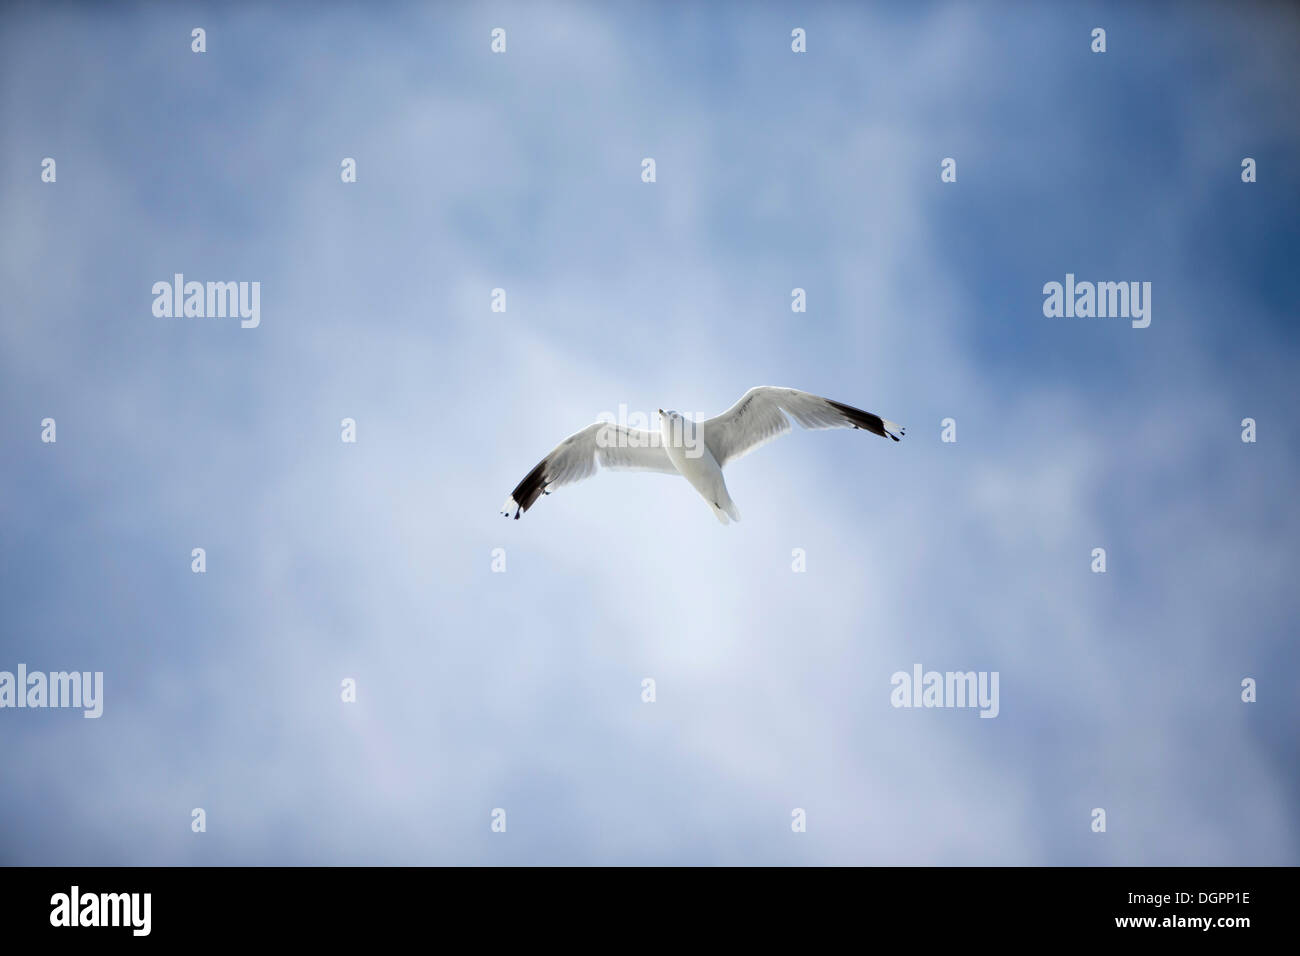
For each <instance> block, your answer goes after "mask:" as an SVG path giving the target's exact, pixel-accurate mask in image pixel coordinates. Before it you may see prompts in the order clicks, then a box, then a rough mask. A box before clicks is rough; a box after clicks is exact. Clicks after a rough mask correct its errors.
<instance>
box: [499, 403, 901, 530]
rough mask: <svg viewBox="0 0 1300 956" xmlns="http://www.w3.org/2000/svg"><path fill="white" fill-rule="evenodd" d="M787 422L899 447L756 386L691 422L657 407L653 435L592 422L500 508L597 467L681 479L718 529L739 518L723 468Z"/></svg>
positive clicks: (842, 409)
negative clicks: (696, 494)
mask: <svg viewBox="0 0 1300 956" xmlns="http://www.w3.org/2000/svg"><path fill="white" fill-rule="evenodd" d="M786 416H790V418H793V419H794V420H795V421H797V422H798V423H799V424H800V425H802V426H803V427H804V428H860V429H862V430H863V431H869V432H871V433H872V434H873V435H879V436H880V437H881V438H892V439H893V440H894V441H898V439H899V436H900V435H902V434H904V429H903V427H902V426H901V425H895V424H894V423H893V422H891V421H889V420H887V419H884V418H881V417H880V416H879V415H873V414H872V413H871V412H864V411H862V409H860V408H854V407H853V406H852V405H844V404H841V403H840V402H834V401H831V400H830V399H829V398H822V397H820V396H818V395H813V394H811V393H810V392H801V391H799V390H798V389H795V388H777V387H775V386H772V385H760V386H758V387H756V388H751V389H750V390H749V391H748V392H746V393H745V394H744V395H742V396H741V398H740V401H738V402H736V404H735V405H732V406H731V407H730V408H729V409H727V410H726V411H725V412H723V413H722V414H721V415H718V416H716V417H714V418H710V419H707V420H705V421H703V422H695V421H692V420H691V419H689V418H687V417H685V416H684V415H680V414H678V413H677V412H675V411H667V412H666V411H664V410H663V409H662V408H661V409H659V431H657V432H649V431H645V430H644V429H640V428H628V427H627V426H626V425H621V424H615V423H614V422H605V421H601V422H596V423H594V424H592V425H588V426H587V427H586V428H584V429H582V431H579V432H574V433H573V434H572V435H570V436H569V437H568V438H566V439H564V441H562V442H560V443H559V444H558V445H556V446H555V448H554V449H552V451H551V453H550V454H549V455H547V456H546V457H545V458H543V459H542V460H541V461H539V462H538V463H537V467H535V468H534V469H533V470H532V471H530V472H529V473H528V474H527V475H525V476H524V480H523V481H521V482H519V484H518V485H517V486H516V487H515V490H514V491H512V492H511V493H510V497H508V498H507V499H506V500H505V504H503V505H502V506H501V513H502V514H503V515H505V516H506V517H507V518H508V517H510V511H511V509H514V512H515V520H516V521H517V520H519V516H520V514H522V513H523V512H525V511H527V510H528V509H529V508H531V507H532V506H533V503H534V502H535V501H536V500H537V499H538V498H539V497H541V496H542V495H544V494H546V495H549V494H550V493H551V489H552V488H559V487H561V486H563V485H571V484H573V483H574V482H578V481H582V480H583V479H584V478H590V477H591V476H592V475H594V474H595V473H596V472H597V471H599V470H600V469H602V468H610V469H614V470H619V471H657V472H661V473H662V474H665V475H681V476H682V477H683V478H685V479H686V480H687V481H689V482H690V483H691V487H693V488H694V489H695V490H696V491H698V492H699V493H700V494H701V495H702V496H703V498H704V500H705V502H706V503H707V504H708V506H709V508H710V509H712V511H713V514H714V515H715V516H716V517H717V519H718V520H719V521H721V522H722V523H723V524H729V523H730V522H731V521H739V520H740V509H739V508H737V507H736V503H735V502H734V501H732V500H731V495H730V493H729V492H728V491H727V483H726V481H724V480H723V478H722V469H723V468H724V467H725V466H727V465H728V464H730V463H731V462H733V461H735V460H736V459H737V458H740V457H741V456H742V455H747V454H749V453H750V452H751V451H753V450H754V449H755V448H758V447H759V446H760V445H766V444H767V443H768V442H770V441H771V440H772V439H774V438H777V437H779V436H781V435H784V434H785V433H786V432H788V431H790V418H787V417H786Z"/></svg>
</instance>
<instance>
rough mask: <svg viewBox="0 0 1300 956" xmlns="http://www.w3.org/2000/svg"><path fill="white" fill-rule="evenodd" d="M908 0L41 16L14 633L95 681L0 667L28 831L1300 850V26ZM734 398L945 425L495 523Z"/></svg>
mask: <svg viewBox="0 0 1300 956" xmlns="http://www.w3.org/2000/svg"><path fill="white" fill-rule="evenodd" d="M876 7H877V9H866V8H864V7H862V6H859V5H850V4H825V5H814V6H807V7H804V6H799V5H775V4H771V5H764V4H745V5H723V4H699V5H690V4H678V5H669V6H662V5H654V6H652V5H649V4H645V5H638V4H623V5H617V6H612V7H604V6H597V5H586V4H583V5H579V4H573V5H557V4H527V5H517V6H516V5H498V4H476V5H472V6H471V5H468V4H465V5H459V4H443V5H440V4H420V5H412V6H409V7H398V8H395V9H393V10H391V11H387V12H385V13H384V14H382V15H380V14H378V13H377V12H376V11H375V10H373V9H371V8H366V7H363V6H361V5H344V4H338V5H334V6H333V7H332V8H331V9H329V10H328V11H319V10H316V9H313V8H307V7H301V8H298V7H281V8H279V9H277V10H274V11H266V10H261V11H259V10H255V9H254V8H253V7H252V6H251V5H250V6H249V7H240V6H226V5H217V6H212V7H188V8H187V7H186V6H184V5H168V6H167V7H165V8H164V7H159V6H141V7H137V8H129V7H128V8H120V9H111V10H110V9H107V8H105V9H98V8H86V7H60V8H54V9H41V8H36V7H30V8H14V7H10V8H7V9H6V10H5V12H4V13H3V14H2V15H0V17H2V18H3V27H4V28H3V30H0V76H2V77H3V82H2V83H0V153H2V154H3V163H2V164H0V177H3V178H2V179H0V222H3V224H4V225H3V228H2V229H0V241H2V242H3V244H4V246H3V253H4V254H3V256H0V276H2V277H3V280H4V287H5V289H6V301H5V304H4V307H3V320H2V321H0V398H2V402H0V442H2V443H3V448H4V455H3V463H2V465H0V529H2V531H3V549H0V562H2V564H0V608H3V612H2V614H0V652H2V653H0V669H4V670H13V669H14V668H16V666H17V665H18V664H19V663H20V662H21V663H25V664H26V665H27V666H28V668H29V669H33V670H36V669H41V670H63V669H77V670H92V671H103V672H104V682H105V703H104V715H103V717H102V718H100V719H99V720H84V719H82V718H81V716H80V714H79V713H77V712H72V711H65V710H46V711H32V710H23V711H18V710H2V711H0V753H3V755H4V760H5V773H3V774H0V815H2V816H3V819H4V820H5V821H6V822H7V823H8V824H9V825H7V826H6V827H5V828H4V835H3V836H2V837H0V860H3V861H4V862H9V863H23V864H34V863H58V864H167V863H181V864H187V863H193V864H233V863H265V864H297V863H332V864H345V863H405V864H425V863H486V864H493V863H509V864H532V863H705V864H719V863H738V864H756V863H836V864H844V863H854V864H858V863H942V864H974V863H995V864H1292V865H1293V864H1295V863H1297V862H1300V835H1298V833H1297V821H1296V813H1295V808H1296V806H1297V805H1300V777H1298V775H1297V766H1300V763H1298V762H1297V756H1300V753H1298V748H1297V736H1296V727H1297V726H1298V718H1300V706H1298V705H1297V703H1296V701H1297V691H1298V690H1300V686H1298V684H1297V678H1296V674H1297V673H1298V672H1300V670H1298V667H1297V665H1298V664H1300V660H1298V655H1297V652H1296V642H1295V622H1296V620H1297V611H1298V610H1300V599H1298V598H1297V594H1296V589H1295V586H1294V571H1295V567H1296V547H1297V546H1296V542H1297V541H1298V540H1300V509H1297V506H1296V503H1295V499H1294V489H1295V487H1296V485H1297V479H1298V478H1300V461H1298V459H1297V453H1296V447H1297V439H1298V438H1300V434H1298V428H1297V424H1296V415H1295V409H1296V403H1295V397H1294V396H1295V388H1294V372H1295V369H1296V363H1297V357H1298V356H1297V346H1298V343H1297V332H1296V324H1295V301H1294V292H1293V287H1294V282H1293V279H1292V276H1293V274H1294V251H1295V249H1296V248H1297V247H1298V243H1297V239H1298V238H1300V236H1298V235H1297V232H1298V228H1300V227H1298V225H1297V223H1298V222H1300V220H1298V219H1297V215H1296V214H1297V210H1298V209H1300V190H1298V183H1300V180H1298V178H1297V174H1296V169H1297V168H1298V166H1300V148H1298V147H1300V142H1298V139H1300V129H1298V128H1297V123H1296V119H1295V108H1294V104H1295V102H1296V98H1297V92H1300V91H1298V90H1297V71H1296V68H1295V64H1296V62H1297V53H1298V52H1300V50H1298V48H1300V27H1298V25H1297V21H1296V18H1295V16H1294V14H1293V13H1290V12H1288V11H1286V10H1285V9H1284V8H1283V7H1282V6H1281V5H1278V6H1268V5H1261V6H1258V7H1252V6H1234V7H1232V8H1228V7H1226V6H1219V7H1195V6H1192V5H1180V6H1179V7H1178V8H1177V10H1178V20H1177V22H1176V23H1173V22H1171V21H1170V19H1169V18H1170V16H1171V11H1172V10H1173V9H1174V8H1172V7H1166V8H1160V7H1144V8H1142V9H1133V8H1132V5H1087V6H1084V5H1080V6H1077V7H1075V8H1072V9H1071V8H1068V7H1066V6H1065V5H1051V6H1050V7H1047V8H1038V7H1034V8H1030V7H1027V6H1025V5H1008V6H1005V7H1004V6H997V5H980V6H978V7H977V6H976V5H970V4H953V5H925V4H897V5H876ZM196 26H201V27H203V28H205V29H206V31H207V52H205V53H203V54H195V53H192V52H191V50H190V30H191V29H192V28H193V27H196ZM1097 26H1101V27H1104V28H1105V29H1106V30H1107V47H1108V49H1107V52H1106V53H1104V54H1094V53H1092V52H1090V50H1089V44H1090V32H1091V30H1092V29H1093V28H1094V27H1097ZM494 27H502V28H504V29H505V30H506V31H507V52H506V53H505V54H503V55H493V54H492V53H491V52H490V50H489V40H490V31H491V30H492V29H493V28H494ZM795 27H802V28H804V29H805V30H806V31H807V36H808V52H807V53H806V54H802V55H798V54H794V53H792V52H791V50H790V31H791V29H793V28H795ZM47 156H48V157H53V158H54V159H55V160H56V162H57V177H58V178H57V182H55V183H53V184H50V183H43V182H41V179H40V163H41V160H42V158H44V157H47ZM1247 156H1249V157H1253V158H1254V159H1255V160H1256V161H1257V163H1258V182H1256V183H1253V184H1245V183H1242V182H1241V178H1240V164H1241V160H1242V158H1243V157H1247ZM344 157H354V158H355V159H356V160H357V168H358V181H357V182H356V183H354V184H344V183H342V182H341V181H340V176H339V166H340V162H341V160H342V159H343V158H344ZM644 157H653V158H654V159H655V161H656V166H657V181H656V182H655V183H653V184H647V183H643V182H642V181H641V178H640V172H641V161H642V159H643V158H644ZM944 157H953V158H955V159H956V161H957V170H958V178H957V182H955V183H941V182H940V179H939V164H940V161H941V160H942V159H943V158H944ZM176 272H183V273H185V274H186V275H187V277H189V278H193V279H198V280H200V281H207V280H213V281H216V280H222V281H224V280H244V281H258V282H260V283H261V289H262V300H261V305H262V315H261V324H260V326H259V327H258V328H256V329H241V328H240V327H239V324H238V322H237V321H235V320H228V319H197V318H189V319H162V318H157V317H155V316H154V315H153V314H152V311H151V305H152V301H153V296H152V294H151V291H150V290H151V287H152V285H153V283H154V282H156V281H159V280H168V279H170V277H171V276H172V275H173V274H174V273H176ZM1066 273H1074V274H1076V275H1077V276H1078V277H1079V278H1081V279H1084V278H1088V279H1093V280H1100V281H1150V282H1151V283H1152V287H1153V295H1152V299H1153V309H1152V322H1151V326H1150V327H1149V328H1146V329H1134V328H1131V327H1130V326H1129V323H1128V322H1127V321H1125V320H1122V319H1055V318H1053V319H1049V318H1045V317H1044V315H1043V312H1042V302H1043V295H1042V287H1043V285H1044V283H1047V282H1051V281H1062V280H1063V279H1064V276H1065V274H1066ZM795 287H800V288H804V289H806V290H807V297H808V310H807V312H805V313H793V312H792V311H791V309H790V294H791V289H793V288H795ZM494 288H504V289H506V291H507V302H508V307H507V311H506V312H505V313H494V312H492V311H490V308H489V304H490V294H491V290H492V289H494ZM757 384H773V385H787V386H794V387H797V388H802V389H807V390H809V391H813V392H816V393H819V394H823V395H828V396H830V397H832V398H835V399H838V400H840V401H844V402H848V403H850V404H853V405H856V406H859V407H863V408H867V409H869V410H872V411H875V412H878V413H880V414H882V415H885V416H887V417H889V418H891V419H894V420H896V421H900V422H903V423H904V424H906V425H907V426H908V437H907V438H906V439H905V441H904V442H902V443H900V444H898V445H894V444H893V443H885V442H881V441H878V440H877V439H875V438H871V437H869V436H867V437H864V436H863V435H861V434H858V433H849V432H817V433H811V432H798V433H796V434H794V435H792V436H789V437H786V438H783V439H781V441H780V442H778V443H776V444H774V445H772V446H770V447H768V448H764V449H762V450H761V451H759V452H757V453H755V454H754V455H752V456H750V457H747V458H745V459H744V460H743V461H741V462H739V463H737V464H736V465H734V466H731V467H730V468H728V473H727V475H728V486H729V488H730V490H731V493H732V496H733V497H734V498H735V500H736V502H737V504H738V505H739V506H740V509H741V511H742V513H743V514H744V520H743V521H742V522H741V523H740V524H737V525H734V526H730V527H725V528H724V527H722V526H720V525H719V524H718V523H717V522H716V521H715V520H714V519H713V518H712V517H711V516H710V514H709V512H708V510H707V508H705V507H704V506H702V504H701V503H700V502H699V501H698V500H697V498H696V496H695V495H694V492H692V491H691V490H690V489H689V488H688V487H687V486H686V485H685V483H684V482H680V481H676V480H672V479H668V478H665V477H663V476H659V475H641V474H634V475H601V476H598V477H597V478H595V479H593V480H592V481H591V482H589V483H587V484H584V485H582V486H577V487H573V488H566V489H562V490H560V491H558V492H557V493H556V494H554V495H553V496H551V497H549V498H546V499H544V500H543V501H541V502H539V503H538V505H537V506H536V507H535V508H534V509H533V510H532V511H531V512H529V514H528V515H526V516H525V518H524V519H523V520H520V521H518V522H513V521H512V522H508V523H507V522H505V521H503V520H502V519H501V518H500V517H499V516H498V515H497V510H496V509H497V507H498V505H499V504H500V502H501V500H502V498H504V497H505V495H506V494H507V493H508V492H509V491H510V489H511V488H513V487H514V485H515V483H516V482H517V481H518V480H519V479H520V478H521V477H522V476H523V475H524V473H525V472H526V471H527V470H528V469H529V468H531V467H532V465H533V464H534V463H535V462H536V461H537V460H538V459H539V458H540V457H541V456H542V455H543V454H544V453H545V452H546V451H547V450H548V449H549V448H550V447H551V446H552V445H553V444H554V443H555V442H556V441H557V440H558V439H560V438H561V437H563V436H564V435H566V434H568V433H570V432H572V431H575V430H577V429H578V428H580V427H581V426H583V425H585V424H587V423H589V422H591V421H593V420H595V418H596V416H597V415H598V414H599V413H601V412H603V411H616V410H617V409H618V407H619V405H620V404H625V405H627V406H628V407H629V408H630V409H633V410H641V411H646V412H650V411H653V410H654V409H656V408H659V407H665V408H668V407H671V408H677V409H680V410H682V411H687V412H701V413H704V414H714V413H716V412H718V411H721V410H722V409H724V408H726V407H727V406H729V405H730V404H731V403H732V402H733V401H735V399H736V398H737V397H739V395H740V394H741V393H742V392H743V391H744V390H745V389H747V388H749V387H750V386H753V385H757ZM46 417H52V418H54V419H55V420H56V421H57V429H58V431H57V435H58V440H57V442H56V443H55V444H52V445H51V444H47V443H43V442H42V441H41V440H40V434H41V426H40V423H41V421H42V419H44V418H46ZM345 417H350V418H353V419H355V420H356V422H357V429H358V440H357V442H356V443H355V444H344V443H343V442H341V441H340V427H339V423H340V420H341V419H343V418H345ZM1246 417H1251V418H1254V419H1255V420H1256V422H1257V428H1258V441H1257V442H1255V443H1253V444H1246V443H1243V442H1242V441H1241V439H1240V435H1241V427H1240V422H1241V420H1242V419H1243V418H1246ZM945 418H952V419H954V420H955V421H956V422H957V441H956V442H955V443H944V442H941V441H940V422H941V421H942V420H943V419H945ZM195 547H203V548H204V549H206V553H207V571H206V573H205V574H202V575H196V574H193V573H191V570H190V553H191V549H192V548H195ZM1095 547H1104V548H1106V550H1107V556H1108V569H1107V572H1106V573H1105V574H1104V575H1103V574H1094V573H1092V572H1091V571H1090V567H1089V566H1090V563H1091V553H1092V549H1093V548H1095ZM496 548H504V549H505V554H506V562H507V570H506V572H505V573H493V571H492V568H491V563H492V552H493V549H496ZM796 548H799V549H803V551H804V552H805V554H806V556H807V570H806V572H804V573H794V572H792V570H791V560H792V559H791V555H792V551H793V549H796ZM916 663H920V664H922V665H923V666H924V667H925V668H926V669H935V670H940V671H947V670H963V671H964V670H983V671H997V672H998V673H999V674H1000V678H1001V680H1000V713H999V716H998V717H997V718H996V719H992V720H981V719H979V718H978V717H977V716H976V714H975V713H974V712H972V711H969V710H960V709H934V710H911V709H895V708H893V707H891V706H890V691H891V685H890V677H891V675H892V674H893V673H894V672H895V671H898V670H906V671H910V670H911V668H912V666H913V665H914V664H916ZM646 677H651V678H653V679H654V680H655V681H656V686H657V700H656V702H655V703H653V704H645V703H643V702H642V701H641V681H642V680H643V679H644V678H646ZM1245 677H1253V678H1255V679H1257V680H1258V686H1259V699H1258V701H1257V702H1256V703H1253V704H1245V703H1243V702H1242V701H1241V700H1240V693H1241V688H1240V683H1241V681H1242V679H1243V678H1245ZM344 678H352V679H354V680H355V681H356V682H357V688H358V691H357V694H358V699H357V702H356V703H354V704H344V703H342V702H341V700H340V692H339V687H340V681H341V680H343V679H344ZM195 807H202V808H203V809H204V810H205V812H206V814H207V832H205V833H201V834H196V833H193V832H191V829H190V820H191V811H192V809H193V808H195ZM497 807H500V808H504V809H505V810H506V812H507V819H508V827H507V832H506V833H504V834H499V833H492V832H490V828H489V824H490V822H491V819H490V814H491V812H492V810H493V808H497ZM1097 807H1101V808H1104V809H1105V810H1106V813H1107V831H1106V832H1105V833H1094V832H1092V830H1091V828H1090V824H1091V819H1092V818H1091V816H1090V813H1091V811H1092V809H1093V808H1097ZM793 808H803V809H804V810H806V812H807V819H808V829H807V832H806V833H802V834H795V833H792V832H791V828H790V820H791V811H792V809H793Z"/></svg>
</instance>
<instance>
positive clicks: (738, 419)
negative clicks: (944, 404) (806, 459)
mask: <svg viewBox="0 0 1300 956" xmlns="http://www.w3.org/2000/svg"><path fill="white" fill-rule="evenodd" d="M786 415H789V416H790V417H791V418H793V419H794V420H795V421H797V422H798V423H799V424H800V425H802V426H803V427H804V428H861V429H864V430H865V431H869V432H871V433H872V434H873V435H879V436H881V437H882V438H886V437H888V438H892V439H894V441H898V438H899V436H900V435H902V434H903V433H904V429H903V426H901V425H896V424H894V423H893V422H891V421H887V420H886V419H883V418H881V417H880V416H879V415H873V414H872V413H871V412H864V411H862V409H860V408H854V407H853V406H852V405H842V404H840V403H839V402H833V401H831V400H830V399H829V398H822V397H820V396H818V395H813V394H811V393H809V392H801V391H799V390H798V389H796V388H777V387H776V386H773V385H759V386H758V387H757V388H751V389H750V390H749V391H748V392H746V393H745V394H744V395H742V396H741V398H740V401H738V402H736V404H735V405H732V406H731V407H730V408H728V409H727V410H726V411H725V412H723V413H722V414H721V415H718V416H716V417H715V418H710V419H708V420H707V421H705V422H704V423H703V424H702V426H701V430H702V431H703V433H704V443H705V444H706V445H708V446H709V451H711V452H713V457H714V458H715V459H716V460H717V462H718V465H719V466H722V465H725V464H726V463H727V462H729V461H735V460H736V459H737V458H739V457H741V456H742V455H747V454H749V453H750V452H751V451H753V450H754V449H755V448H757V447H758V446H759V445H766V444H767V443H768V442H770V441H771V440H772V439H773V438H777V437H778V436H780V435H784V434H785V433H786V432H788V431H789V430H790V419H789V418H787V417H786Z"/></svg>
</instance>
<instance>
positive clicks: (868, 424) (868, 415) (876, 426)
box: [826, 398, 907, 441]
mask: <svg viewBox="0 0 1300 956" xmlns="http://www.w3.org/2000/svg"><path fill="white" fill-rule="evenodd" d="M826 402H827V404H829V405H830V406H831V407H832V408H834V409H835V410H836V411H838V412H839V413H840V414H841V415H843V416H844V417H845V418H847V419H848V420H849V422H850V423H851V424H852V425H853V427H854V428H860V429H862V430H863V431H868V432H871V434H873V435H879V436H880V437H881V438H892V439H893V440H894V441H898V440H899V435H906V434H907V429H905V428H904V427H903V426H902V425H896V424H894V423H893V422H891V421H886V420H885V419H883V418H881V417H880V416H879V415H876V414H873V413H872V412H864V411H863V410H862V409H860V408H854V407H853V406H852V405H845V404H844V403H843V402H837V401H835V400H833V399H830V398H828V399H826ZM892 429H897V430H898V434H897V435H895V434H894V432H893V431H892Z"/></svg>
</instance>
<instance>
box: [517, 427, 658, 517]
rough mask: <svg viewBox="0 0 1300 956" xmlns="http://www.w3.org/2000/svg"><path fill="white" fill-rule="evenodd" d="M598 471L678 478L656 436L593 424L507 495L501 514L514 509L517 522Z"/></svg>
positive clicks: (539, 463) (568, 440)
mask: <svg viewBox="0 0 1300 956" xmlns="http://www.w3.org/2000/svg"><path fill="white" fill-rule="evenodd" d="M601 468H612V469H616V470H620V471H659V472H663V473H664V474H669V475H675V474H677V468H676V466H675V465H674V464H673V463H672V460H671V459H670V458H669V457H668V452H667V451H665V450H664V446H663V441H662V440H661V438H660V435H659V433H658V432H648V431H643V430H642V429H640V428H628V427H626V426H624V425H616V424H613V423H610V422H596V423H595V424H594V425H588V426H587V427H586V428H584V429H583V430H582V431H580V432H574V433H573V434H572V435H570V436H569V437H568V438H566V439H564V441H562V442H560V443H559V444H558V445H556V446H555V448H554V449H552V451H551V453H550V454H549V455H547V456H546V457H545V458H543V459H542V460H541V461H539V462H538V463H537V467H536V468H534V469H533V470H532V471H530V472H529V473H528V474H527V475H525V476H524V480H523V481H521V482H519V484H518V485H517V486H516V487H515V490H514V491H512V492H511V493H510V497H509V498H507V499H506V502H505V504H504V505H502V506H501V513H502V514H503V515H505V516H506V517H509V516H510V509H511V508H513V509H514V511H515V518H516V519H517V518H518V517H519V515H520V514H521V513H522V512H525V511H527V510H528V509H529V508H531V507H532V506H533V502H534V501H536V500H537V499H538V498H539V497H541V496H542V495H543V494H550V493H551V489H552V488H558V487H559V486H561V485H571V484H573V483H574V482H575V481H582V479H584V478H590V477H591V476H592V475H594V474H595V473H596V472H597V471H598V470H599V469H601Z"/></svg>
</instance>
